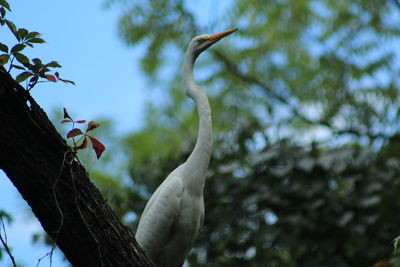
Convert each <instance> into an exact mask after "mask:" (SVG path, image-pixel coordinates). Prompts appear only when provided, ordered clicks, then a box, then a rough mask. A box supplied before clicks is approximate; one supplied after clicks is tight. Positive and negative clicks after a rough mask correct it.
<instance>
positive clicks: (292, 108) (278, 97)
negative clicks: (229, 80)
mask: <svg viewBox="0 0 400 267" xmlns="http://www.w3.org/2000/svg"><path fill="white" fill-rule="evenodd" d="M212 51H213V52H212V53H213V54H214V55H215V56H216V57H217V58H218V59H219V60H220V61H221V62H222V63H223V64H224V65H225V67H226V68H227V70H228V71H230V72H231V74H232V75H234V76H236V77H237V78H239V79H240V80H242V81H243V82H245V83H248V84H251V85H256V86H258V87H260V88H262V89H263V90H264V91H265V92H267V93H268V94H269V95H270V96H272V97H273V98H274V99H276V100H278V101H279V102H280V103H282V104H284V105H285V106H287V107H288V108H289V109H290V111H291V112H292V114H293V115H294V116H295V117H297V118H299V119H300V120H302V121H304V122H306V123H308V124H311V125H319V126H324V127H327V128H329V129H330V130H331V131H332V132H333V134H336V135H343V134H350V135H354V136H357V137H361V136H367V137H369V138H371V139H375V138H385V139H386V138H389V137H388V136H386V135H383V134H372V133H361V132H359V131H357V130H355V129H344V130H338V129H335V127H333V126H332V125H331V124H330V123H328V122H327V121H324V120H317V121H315V120H311V119H309V118H307V117H306V116H304V115H303V114H302V112H301V111H300V110H299V109H298V108H297V107H295V106H293V105H292V104H290V103H289V101H288V99H287V98H285V97H283V96H281V95H279V94H277V93H275V92H274V90H272V89H271V88H270V87H269V86H268V85H266V84H264V83H263V82H262V81H261V80H259V79H258V78H257V77H254V76H251V75H250V74H248V73H243V72H241V71H240V70H239V69H238V68H237V67H236V65H235V64H234V63H233V62H232V61H231V60H230V59H229V58H227V57H226V56H225V55H224V54H223V53H221V52H220V51H219V50H217V49H214V50H212Z"/></svg>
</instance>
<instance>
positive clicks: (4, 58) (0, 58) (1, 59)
mask: <svg viewBox="0 0 400 267" xmlns="http://www.w3.org/2000/svg"><path fill="white" fill-rule="evenodd" d="M9 59H10V55H7V54H3V55H0V66H4V65H5V64H7V62H8V60H9Z"/></svg>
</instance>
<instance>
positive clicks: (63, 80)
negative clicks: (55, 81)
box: [60, 78, 75, 85]
mask: <svg viewBox="0 0 400 267" xmlns="http://www.w3.org/2000/svg"><path fill="white" fill-rule="evenodd" d="M60 81H62V82H65V83H72V84H73V85H75V83H74V82H73V81H70V80H65V79H61V78H60Z"/></svg>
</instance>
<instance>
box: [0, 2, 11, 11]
mask: <svg viewBox="0 0 400 267" xmlns="http://www.w3.org/2000/svg"><path fill="white" fill-rule="evenodd" d="M0 6H3V7H5V8H7V9H8V10H9V11H11V9H10V4H9V3H8V2H7V1H6V0H0Z"/></svg>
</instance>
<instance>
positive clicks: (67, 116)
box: [64, 108, 72, 120]
mask: <svg viewBox="0 0 400 267" xmlns="http://www.w3.org/2000/svg"><path fill="white" fill-rule="evenodd" d="M64 119H71V120H72V118H71V117H70V116H69V115H68V112H67V110H66V109H65V108H64Z"/></svg>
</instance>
